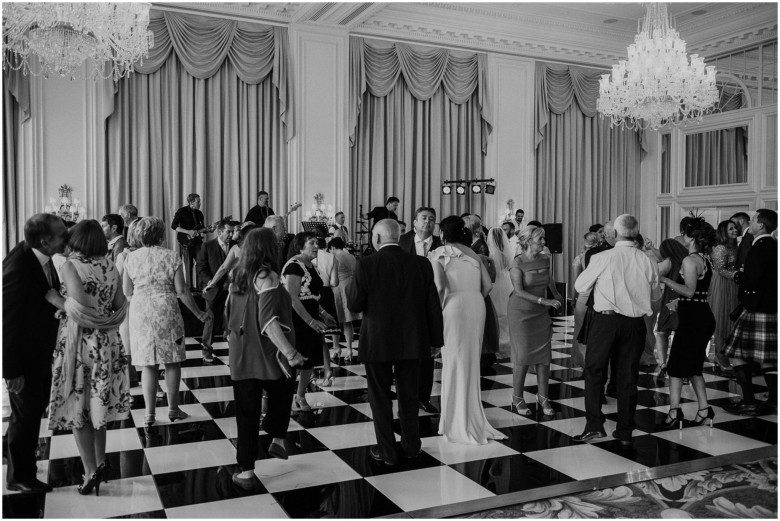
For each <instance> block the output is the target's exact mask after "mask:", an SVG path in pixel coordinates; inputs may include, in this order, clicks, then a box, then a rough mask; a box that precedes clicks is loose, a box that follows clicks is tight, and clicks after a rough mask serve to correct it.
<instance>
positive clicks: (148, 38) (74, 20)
mask: <svg viewBox="0 0 780 521" xmlns="http://www.w3.org/2000/svg"><path fill="white" fill-rule="evenodd" d="M148 25H149V4H145V3H129V2H128V3H104V2H95V3H64V4H49V3H17V2H5V3H4V4H3V56H4V57H3V68H6V67H10V68H11V69H13V70H19V69H23V71H24V73H25V74H27V73H28V72H30V73H32V74H34V75H36V76H38V75H43V76H44V77H45V78H48V77H49V75H51V74H59V75H60V76H64V77H69V78H70V79H75V78H76V77H83V76H84V73H83V72H82V70H81V66H82V64H83V63H84V62H85V61H90V62H91V64H90V67H89V69H90V72H89V73H88V74H89V76H90V77H92V79H97V78H103V79H108V78H110V77H112V76H113V78H114V79H115V80H118V79H119V78H122V77H123V76H126V75H128V74H130V73H131V72H133V64H134V62H136V61H137V60H139V59H142V58H144V57H147V56H148V55H149V49H150V48H151V47H152V46H153V45H154V39H153V33H152V32H151V31H148V30H147V26H148ZM33 55H35V56H37V57H38V58H39V60H35V59H34V58H33ZM36 61H38V62H39V63H38V64H37V65H36V64H35V62H36ZM106 61H108V62H110V64H109V66H106V65H105V62H106Z"/></svg>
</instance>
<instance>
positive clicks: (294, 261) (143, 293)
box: [3, 192, 777, 494]
mask: <svg viewBox="0 0 780 521" xmlns="http://www.w3.org/2000/svg"><path fill="white" fill-rule="evenodd" d="M391 199H392V198H391ZM267 202H268V198H267V194H265V192H261V193H259V194H258V205H257V206H256V207H254V208H253V209H252V210H250V212H249V214H248V215H247V220H246V221H245V222H243V223H238V222H235V221H232V220H230V219H223V220H221V221H219V222H218V223H216V224H215V226H214V228H215V231H216V236H215V238H213V239H211V240H209V241H205V242H204V243H203V244H200V245H198V247H197V248H194V247H193V242H197V241H191V240H185V241H184V242H180V243H179V246H180V247H179V251H178V252H176V251H174V250H172V249H169V248H166V247H165V245H164V243H165V241H164V238H165V234H166V230H167V227H166V225H165V223H164V222H163V221H162V220H161V219H159V218H157V217H143V218H139V217H138V215H137V213H138V212H137V209H136V208H135V207H134V206H132V205H125V206H123V207H122V208H120V210H119V212H118V213H117V214H109V215H106V216H104V217H103V218H102V219H101V221H100V222H98V221H96V220H85V221H82V222H79V223H78V224H72V226H70V228H69V229H68V227H66V223H64V222H63V221H62V220H61V219H60V218H58V217H56V216H53V215H49V214H38V215H35V216H33V217H31V218H30V219H29V220H28V221H27V222H26V224H25V230H24V233H25V241H24V242H22V243H20V244H19V245H17V246H16V247H15V248H14V249H13V250H12V251H11V252H10V253H9V254H8V256H7V257H6V258H5V259H4V261H3V275H4V276H3V298H4V301H5V304H4V311H3V313H4V325H3V335H4V341H5V349H4V351H3V361H4V367H3V373H4V374H3V376H4V378H5V380H6V383H7V386H8V390H9V391H10V396H11V407H12V421H11V425H10V427H9V431H8V447H9V456H10V458H9V468H8V479H7V486H8V488H9V489H12V490H20V491H22V492H40V491H47V490H50V487H49V485H47V484H46V483H43V482H40V481H38V480H37V478H36V477H35V440H36V439H37V432H38V429H39V425H40V421H41V417H42V416H43V413H44V411H45V410H46V409H47V408H48V422H49V423H48V425H49V428H50V429H52V430H63V429H65V430H67V429H70V430H73V432H74V436H75V438H76V443H77V446H78V450H79V454H80V456H81V460H82V463H83V467H84V477H83V482H82V484H81V485H80V486H79V488H78V491H79V493H81V494H89V493H91V492H92V491H93V490H94V491H95V493H96V494H97V493H99V489H100V484H101V483H102V482H104V481H105V479H106V472H107V470H108V463H107V460H106V425H107V424H108V423H110V422H112V421H115V420H122V419H125V418H127V417H128V414H129V411H130V403H131V400H132V398H131V396H130V392H129V389H130V387H131V386H132V385H133V383H134V380H135V379H136V378H137V377H134V372H135V370H136V369H135V368H140V374H141V376H140V385H141V387H142V396H143V400H144V407H145V411H144V417H143V418H144V419H143V424H144V427H145V428H146V429H152V428H153V427H154V426H155V425H157V424H158V419H157V414H156V413H157V411H156V408H157V403H158V402H157V399H158V398H160V397H161V396H162V397H164V396H165V395H166V394H167V397H168V399H167V405H168V406H167V410H166V413H167V418H168V421H170V422H175V421H178V420H182V419H185V418H187V416H188V415H187V413H186V412H185V411H183V410H182V409H181V408H180V404H179V384H180V380H181V362H182V361H184V360H185V359H186V352H185V332H184V320H183V317H182V309H183V308H182V307H181V305H183V306H184V307H185V308H187V309H188V310H189V312H190V313H191V314H192V315H193V316H194V317H195V318H197V319H198V320H200V321H201V322H203V323H204V329H203V340H202V344H203V352H202V357H203V362H204V363H206V364H209V363H213V362H214V356H213V338H214V336H215V335H220V334H221V333H223V332H224V335H225V337H226V338H227V342H228V346H229V366H230V375H231V380H232V385H233V391H234V400H235V404H236V425H237V435H238V439H237V445H236V447H237V451H236V454H237V455H236V459H237V464H238V468H239V470H238V472H236V473H235V474H234V475H233V482H234V483H235V484H236V486H239V487H241V488H244V489H247V490H253V489H255V488H257V487H258V486H259V482H258V479H257V477H256V476H255V474H254V465H255V463H254V462H255V459H256V457H257V454H258V444H259V440H258V431H259V426H260V423H261V422H262V428H263V430H265V431H266V432H268V433H269V434H270V435H271V438H272V441H271V444H270V446H269V447H267V448H264V449H265V450H266V453H267V454H268V455H269V456H271V457H276V458H281V459H286V458H287V447H286V445H285V438H286V435H287V428H288V424H289V418H290V413H291V411H297V412H300V413H305V412H307V411H310V410H311V409H312V405H311V404H309V403H308V401H307V399H306V392H307V389H308V388H309V384H310V383H311V382H312V381H313V380H314V378H313V371H314V370H315V368H317V367H322V368H323V369H322V378H321V379H320V380H317V384H318V385H319V386H320V387H325V388H327V387H330V386H332V385H333V384H334V378H333V371H332V370H331V362H332V361H331V357H332V356H334V357H338V356H339V355H340V352H341V349H340V347H339V338H340V335H341V334H344V336H345V337H346V340H347V355H346V356H345V358H346V362H347V363H352V341H353V338H354V325H353V322H355V321H358V320H359V321H360V327H361V330H360V337H359V349H358V357H359V360H360V362H361V363H362V364H364V365H365V371H366V378H367V382H368V400H369V404H370V407H371V409H372V416H373V420H374V428H375V434H376V440H377V445H376V446H374V447H372V448H371V449H370V450H369V455H370V457H371V458H373V459H374V460H376V461H378V462H380V463H382V464H384V465H390V466H392V465H396V464H397V463H398V461H399V458H401V457H406V458H416V457H417V456H418V455H419V453H420V447H421V442H420V435H419V425H418V414H419V410H424V411H427V412H430V413H439V434H441V435H443V436H444V438H445V439H446V440H447V441H449V442H452V443H463V444H470V445H480V444H486V443H488V442H489V440H495V439H502V438H504V437H505V436H504V434H503V433H501V432H500V431H498V430H497V429H495V428H493V427H492V426H491V425H490V424H489V423H488V421H487V418H486V416H485V413H484V410H483V408H482V403H481V399H480V366H481V363H484V360H485V356H486V355H492V356H495V355H496V354H500V353H504V354H508V355H510V356H511V359H512V362H513V367H514V370H513V374H514V376H513V400H512V410H513V411H515V412H516V413H517V414H520V415H524V416H528V415H531V414H534V413H536V414H540V415H553V414H555V409H554V407H553V405H552V402H551V400H550V395H549V377H550V364H551V359H552V334H553V328H552V319H551V311H552V312H555V311H558V310H561V309H562V307H563V306H564V297H563V296H562V295H561V294H560V293H559V292H558V290H557V288H556V285H555V283H554V281H553V278H552V274H551V256H550V255H549V251H548V250H546V247H545V232H544V228H543V227H541V225H540V223H538V222H535V221H532V222H531V223H529V224H528V225H523V224H522V221H523V217H524V215H523V213H522V210H519V211H518V213H517V214H516V216H515V220H514V221H507V222H505V223H502V225H501V226H500V227H494V228H492V229H489V230H488V229H485V228H484V227H483V226H482V222H481V219H480V218H479V216H477V215H463V216H455V215H453V216H449V217H446V218H444V219H442V220H441V222H440V223H439V224H438V228H439V233H438V235H435V234H434V230H435V228H436V222H437V215H436V210H435V209H433V208H430V207H421V208H418V209H417V210H416V212H415V218H414V221H413V223H412V225H413V229H412V230H411V231H409V232H406V233H402V228H401V226H400V225H399V223H398V221H397V216H395V217H394V214H393V211H394V210H395V209H396V208H397V203H398V201H397V199H396V200H388V204H387V206H386V207H385V211H384V212H383V211H381V210H380V211H378V212H377V211H376V209H375V210H374V212H373V215H372V217H373V218H374V219H375V222H374V225H373V226H372V228H371V241H372V246H373V253H371V254H370V255H366V256H364V257H363V258H361V259H360V260H357V259H356V258H355V257H354V256H353V255H352V254H351V253H350V252H349V251H348V250H347V249H346V242H347V240H348V237H349V236H348V230H347V229H346V227H345V226H344V216H343V214H341V213H340V219H336V222H335V226H334V227H333V229H332V230H331V232H332V233H331V237H329V239H330V240H329V241H326V237H324V236H323V234H321V233H317V232H313V231H303V232H301V233H298V234H296V235H292V234H288V233H287V230H286V224H285V218H284V217H285V216H279V215H275V214H274V213H273V211H272V210H270V208H269V207H268V205H267ZM199 206H200V198H199V197H197V194H191V196H190V197H188V206H185V207H183V208H182V209H180V210H179V211H177V215H176V217H175V218H174V222H173V223H172V224H171V227H172V228H173V229H175V230H176V231H177V233H178V234H179V237H180V238H182V239H184V238H195V237H196V235H202V234H203V232H204V227H203V216H202V213H201V214H200V215H198V212H199ZM251 219H255V220H251ZM190 221H192V222H190ZM257 221H259V222H257ZM748 221H749V230H750V232H751V233H752V234H753V238H752V242H753V246H752V248H751V250H750V251H749V252H748V253H746V256H745V259H744V262H743V264H737V262H738V260H737V259H738V258H739V257H740V256H741V250H742V244H745V240H746V239H745V238H743V239H742V242H741V243H740V246H739V249H737V250H735V246H736V245H735V239H736V237H737V235H738V234H739V232H740V228H737V224H736V223H739V221H738V220H737V221H735V224H734V226H731V225H729V224H728V223H726V224H724V223H721V225H722V226H719V227H718V231H717V233H716V231H715V230H713V229H712V227H711V226H710V225H708V224H707V223H706V222H704V221H703V219H697V218H690V219H686V220H684V222H683V223H681V236H680V239H679V240H678V239H670V240H668V241H664V242H663V243H662V244H661V246H660V248H659V249H658V250H656V249H654V248H653V247H652V245H651V244H649V242H645V241H644V240H643V239H642V238H641V236H639V234H638V229H639V226H638V222H637V220H636V219H635V218H634V217H633V216H631V215H621V216H619V217H617V218H616V219H615V220H614V221H612V222H609V223H607V224H606V225H605V226H603V227H602V226H600V225H597V226H594V227H593V228H592V229H591V231H589V232H588V234H586V235H585V244H586V248H585V249H584V250H583V252H582V253H581V254H580V255H578V258H577V259H575V262H574V266H575V270H577V271H576V272H575V273H576V283H575V287H576V290H577V292H578V297H577V307H576V317H577V319H576V324H577V326H576V328H577V330H578V331H577V333H578V334H579V336H578V340H579V342H580V344H579V346H578V348H577V349H576V350H575V352H576V353H580V354H579V358H578V360H580V363H581V364H582V366H583V368H584V374H585V393H586V415H587V425H586V429H585V431H584V432H583V433H582V434H581V435H580V436H577V437H575V441H589V440H591V439H594V438H599V437H602V436H603V435H605V433H604V430H603V423H604V416H603V415H602V414H601V404H602V399H603V393H604V385H605V383H606V380H607V374H608V373H609V371H608V367H609V366H610V365H611V366H612V368H613V371H612V375H613V378H612V380H613V381H614V384H615V389H616V390H615V392H616V396H617V398H618V412H619V422H618V429H617V430H616V432H615V437H616V438H617V439H619V440H620V441H621V442H625V443H630V442H631V432H632V430H633V428H634V421H633V414H634V411H635V409H636V381H637V377H638V367H639V363H640V359H641V356H642V353H643V352H645V351H646V350H647V349H648V347H647V346H648V341H647V339H648V336H649V337H653V334H652V330H653V325H654V324H650V329H649V331H650V332H649V333H648V323H649V322H648V321H649V320H650V319H653V317H655V316H656V315H658V319H657V322H658V326H657V329H658V334H657V336H658V338H659V339H660V338H662V337H664V335H665V334H667V333H666V332H668V331H669V329H667V327H672V329H673V330H674V331H675V336H674V342H673V344H672V346H671V349H669V350H668V351H669V359H668V363H666V360H665V359H664V360H663V364H664V365H663V367H664V370H665V371H666V372H667V373H668V375H669V377H670V394H671V407H670V411H669V414H668V417H667V420H666V426H667V427H669V428H674V427H677V426H679V425H682V421H683V417H682V412H681V410H680V408H679V401H680V392H681V388H682V383H683V379H687V380H688V381H690V382H691V384H692V386H693V388H694V391H695V393H696V395H697V398H698V400H699V412H698V414H697V416H696V418H695V419H694V422H695V423H702V422H703V421H705V420H707V419H709V420H710V421H711V420H712V418H713V415H714V414H713V410H712V408H710V407H709V405H708V403H707V396H706V388H705V386H704V380H703V378H702V365H703V363H704V360H705V358H706V348H707V344H708V342H709V339H710V337H711V336H712V334H713V332H715V331H718V332H717V333H716V339H717V338H720V339H721V340H720V341H719V342H723V344H722V345H721V344H720V343H718V344H716V345H717V347H718V349H719V350H720V351H719V352H720V353H721V355H722V358H724V357H728V358H729V359H730V360H731V366H732V367H733V370H734V372H735V373H736V375H737V378H738V381H739V382H740V385H742V390H743V401H742V402H741V404H740V405H739V406H738V407H737V409H738V410H739V411H741V412H751V411H755V410H757V406H756V402H755V398H754V396H753V395H752V391H751V388H750V384H749V383H748V382H750V378H747V380H745V379H744V375H747V376H748V377H749V376H750V363H751V362H758V363H761V364H762V368H763V371H764V374H765V376H766V378H767V382H768V383H769V384H770V385H769V387H770V397H772V398H773V399H776V396H775V395H773V393H774V386H775V385H776V376H774V378H775V381H774V382H770V380H771V378H772V376H771V375H776V359H777V355H776V350H777V347H776V336H777V335H776V312H777V310H776V302H775V301H776V277H777V273H776V271H777V270H776V268H777V249H776V243H775V241H774V239H772V237H771V236H770V235H769V234H771V233H772V232H774V231H775V229H776V213H775V212H773V211H771V210H759V211H758V212H756V215H755V217H754V218H753V219H752V220H750V218H749V217H748ZM739 226H745V223H741V224H739ZM721 228H722V229H721ZM719 240H720V242H719ZM670 241H672V242H671V243H670ZM675 242H676V243H677V246H670V244H672V243H675ZM681 248H684V250H685V251H684V252H683V251H682V249H681ZM193 256H194V257H195V259H194V260H193V259H192V257H193ZM57 257H61V260H60V261H59V268H56V267H55V265H54V261H53V258H57ZM187 263H192V266H193V267H194V268H195V271H196V274H197V278H198V284H199V285H200V287H201V288H202V290H203V291H202V295H203V301H204V307H203V309H201V308H200V307H199V305H198V302H197V300H196V299H195V298H194V297H193V294H192V291H191V287H190V283H188V280H187V275H186V271H187V270H188V266H187ZM772 277H774V279H772ZM772 280H774V283H772ZM716 281H717V282H716ZM661 284H663V285H664V286H665V290H664V291H665V292H664V294H663V295H664V296H663V297H662V292H661ZM729 284H733V285H734V287H731V286H729ZM736 288H739V290H737V289H736ZM772 291H774V293H773V295H774V297H772V296H771V295H770V293H771V292H772ZM663 299H666V300H665V301H664V300H663ZM737 300H738V301H739V302H741V305H742V306H743V309H741V310H736V311H735V310H734V309H730V306H732V305H735V303H736V302H737ZM661 303H663V304H665V305H664V306H662V307H663V308H665V309H667V311H668V313H666V314H664V313H658V311H659V310H660V308H661V306H659V304H661ZM180 304H181V305H180ZM712 310H715V312H714V313H713V311H712ZM735 314H736V315H738V316H737V317H736V323H735V326H734V327H733V328H724V327H722V324H721V321H722V320H723V318H722V317H723V316H727V317H728V316H729V315H731V316H732V317H733V316H734V315H735ZM669 315H673V316H674V318H675V320H674V324H673V326H664V324H666V323H669V322H672V320H671V318H670V317H669ZM662 328H663V330H662ZM718 328H720V329H718ZM718 335H720V336H718ZM326 338H330V339H331V345H332V346H333V348H334V350H335V354H333V353H331V349H330V347H329V345H328V342H327V341H326ZM653 344H656V345H658V346H659V349H658V351H659V352H661V350H662V349H666V348H665V347H664V348H661V347H660V346H661V345H664V346H665V344H663V343H662V342H661V341H658V342H653ZM438 353H440V354H441V360H442V389H441V401H440V410H437V409H436V407H435V406H434V405H433V404H432V403H431V392H432V387H433V375H434V357H435V356H436V355H437V354H438ZM663 355H664V357H665V356H666V351H663ZM488 359H490V358H488ZM43 361H45V362H43ZM49 361H51V363H49ZM160 366H163V367H164V380H165V388H166V389H165V391H163V390H162V389H160V386H159V379H160V373H159V368H160ZM528 372H533V373H534V374H535V378H536V388H537V393H536V396H533V395H530V397H531V398H533V400H531V399H529V397H528V395H526V394H525V384H526V379H527V374H528ZM740 375H742V376H740ZM393 384H394V385H395V395H396V396H397V399H398V416H399V419H400V424H401V440H400V450H399V447H398V446H397V444H396V442H395V434H394V432H393V407H392V398H393V393H392V391H391V387H392V386H393ZM166 391H167V392H166ZM773 403H776V401H775V402H773ZM751 407H752V409H751Z"/></svg>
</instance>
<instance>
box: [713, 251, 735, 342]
mask: <svg viewBox="0 0 780 521" xmlns="http://www.w3.org/2000/svg"><path fill="white" fill-rule="evenodd" d="M710 260H711V261H712V280H711V281H710V297H709V303H710V308H712V314H713V315H715V343H716V344H717V346H718V348H721V347H722V346H723V343H724V342H725V341H726V338H728V336H729V333H731V330H732V328H733V327H734V323H733V322H732V321H731V319H730V318H729V313H731V312H732V311H733V310H734V308H736V307H737V304H739V298H738V296H739V286H737V283H736V282H734V272H735V271H736V264H737V249H736V248H731V247H728V246H725V245H723V244H719V245H717V246H715V247H714V248H713V249H712V252H710Z"/></svg>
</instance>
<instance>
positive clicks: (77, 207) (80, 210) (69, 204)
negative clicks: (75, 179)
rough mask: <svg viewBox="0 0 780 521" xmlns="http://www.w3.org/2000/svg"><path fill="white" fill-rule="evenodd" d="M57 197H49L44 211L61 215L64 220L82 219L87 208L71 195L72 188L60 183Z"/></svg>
mask: <svg viewBox="0 0 780 521" xmlns="http://www.w3.org/2000/svg"><path fill="white" fill-rule="evenodd" d="M59 193H60V196H59V197H51V198H50V199H49V204H47V205H46V208H45V210H46V213H51V214H54V215H58V216H60V217H62V219H63V220H64V221H72V222H78V220H79V219H83V218H84V215H85V214H86V213H87V209H86V208H85V207H84V206H82V205H81V201H79V200H78V199H76V198H74V197H72V194H73V188H71V187H70V186H68V185H62V186H61V187H60V188H59Z"/></svg>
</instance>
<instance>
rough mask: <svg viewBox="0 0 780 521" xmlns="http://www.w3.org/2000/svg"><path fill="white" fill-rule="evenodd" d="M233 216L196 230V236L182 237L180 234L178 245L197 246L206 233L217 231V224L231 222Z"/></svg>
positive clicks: (227, 216)
mask: <svg viewBox="0 0 780 521" xmlns="http://www.w3.org/2000/svg"><path fill="white" fill-rule="evenodd" d="M232 220H233V216H232V215H226V216H225V217H223V218H222V219H220V220H218V221H215V222H214V223H213V224H211V225H209V226H205V227H203V228H201V229H200V230H198V233H197V234H196V235H184V236H183V237H182V236H181V235H183V234H180V238H179V244H181V245H182V246H184V247H189V246H192V245H193V244H197V243H200V242H202V241H203V237H205V236H206V234H207V233H211V232H213V231H214V230H216V229H217V226H219V223H220V222H222V221H232Z"/></svg>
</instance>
